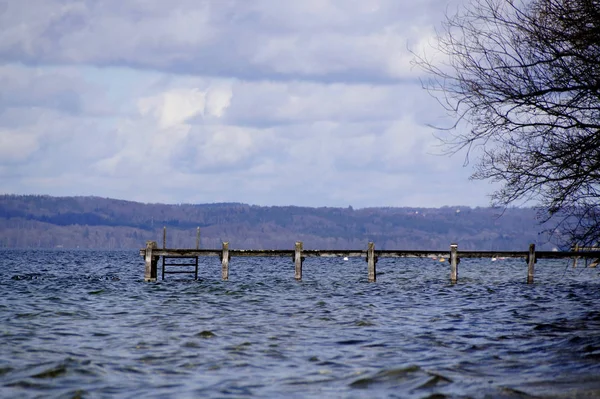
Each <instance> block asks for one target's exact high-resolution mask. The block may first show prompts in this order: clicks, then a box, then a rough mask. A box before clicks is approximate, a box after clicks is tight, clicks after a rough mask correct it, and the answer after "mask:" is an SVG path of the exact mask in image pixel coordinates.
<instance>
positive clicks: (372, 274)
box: [367, 242, 377, 283]
mask: <svg viewBox="0 0 600 399" xmlns="http://www.w3.org/2000/svg"><path fill="white" fill-rule="evenodd" d="M368 248H369V249H367V269H368V272H369V281H370V282H373V283H374V282H375V281H377V277H376V270H375V268H376V266H375V265H376V264H377V257H376V256H375V243H374V242H370V243H369V247H368Z"/></svg>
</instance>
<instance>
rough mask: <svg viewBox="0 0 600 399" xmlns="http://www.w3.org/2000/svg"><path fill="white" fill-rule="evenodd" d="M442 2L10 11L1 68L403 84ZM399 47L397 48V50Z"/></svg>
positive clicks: (76, 6)
mask: <svg viewBox="0 0 600 399" xmlns="http://www.w3.org/2000/svg"><path fill="white" fill-rule="evenodd" d="M445 3H446V2H444V1H442V0H429V1H427V2H425V3H422V4H419V6H418V7H417V6H415V5H414V3H413V2H401V1H396V0H381V1H333V0H332V1H328V2H292V1H290V2H287V1H279V0H263V1H251V2H249V1H189V0H180V1H169V2H167V1H162V0H153V1H145V2H141V1H139V2H137V1H127V2H123V1H117V0H105V1H83V2H77V3H74V2H67V1H61V0H30V1H27V2H23V1H17V2H10V3H9V4H8V7H7V9H6V11H5V12H4V13H3V14H2V15H1V16H0V25H2V26H3V29H4V34H3V35H2V37H0V60H2V61H4V62H27V63H30V64H32V65H43V64H86V65H97V66H128V67H134V68H140V69H155V70H160V71H165V72H174V73H182V74H198V75H212V76H236V77H238V78H240V79H264V78H268V79H280V80H282V79H286V80H288V79H301V80H314V81H341V82H343V81H346V82H361V81H362V82H375V83H386V82H393V81H396V82H398V81H402V80H403V79H405V78H406V76H405V75H406V74H405V73H404V72H399V73H398V74H395V73H391V72H390V71H389V70H388V66H386V63H387V62H388V61H389V58H390V56H392V55H390V54H388V52H389V51H390V50H391V51H393V52H401V53H402V52H406V43H407V41H408V40H409V38H410V37H412V36H414V33H412V28H413V27H414V26H415V24H416V26H428V24H430V23H431V20H432V19H440V17H441V15H440V14H441V12H440V9H441V7H440V4H445ZM390 40H392V41H394V42H395V44H394V45H393V46H392V47H391V48H390V46H389V45H390V42H389V41H390Z"/></svg>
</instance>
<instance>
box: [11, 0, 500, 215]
mask: <svg viewBox="0 0 600 399" xmlns="http://www.w3.org/2000/svg"><path fill="white" fill-rule="evenodd" d="M459 1H460V0H455V1H454V2H452V1H448V0H422V1H414V0H302V1H283V0H253V1H248V0H169V1H164V0H128V1H123V0H79V1H77V0H70V1H67V0H27V1H19V0H8V1H6V0H5V1H2V0H0V32H1V34H0V193H7V194H47V195H53V196H73V195H84V196H88V195H94V196H101V197H110V198H118V199H125V200H132V201H140V202H145V203H156V202H162V203H175V204H176V203H215V202H241V203H247V204H254V205H268V206H271V205H297V206H311V207H320V206H335V207H338V206H339V207H347V206H353V207H357V208H364V207H375V206H417V207H440V206H444V205H465V206H488V205H489V194H491V192H492V189H493V186H492V185H490V183H489V182H481V181H471V180H469V176H470V174H471V173H472V172H473V170H472V168H473V166H472V164H471V165H468V166H466V167H465V166H464V161H465V155H466V154H465V153H458V154H455V155H454V156H451V157H450V156H447V155H443V147H441V143H440V141H439V140H438V138H436V136H439V135H443V134H446V133H443V132H442V133H440V132H436V130H435V129H433V128H431V127H429V125H431V124H434V125H442V126H445V125H448V124H451V120H450V119H448V116H447V115H446V114H445V112H444V111H443V109H441V107H440V106H439V105H438V104H437V101H436V100H435V99H434V98H433V97H431V96H430V94H429V93H427V91H425V90H423V89H422V86H421V81H420V79H422V78H424V77H425V76H424V75H423V72H422V71H420V70H419V69H418V68H415V67H413V66H412V65H411V60H413V55H412V54H411V51H415V52H417V53H419V52H422V51H425V52H427V53H428V52H430V51H432V48H431V45H432V44H433V43H434V38H435V31H436V29H439V27H440V23H441V21H442V20H443V18H444V15H445V13H446V12H448V10H450V11H451V10H452V7H456V6H458V3H457V2H459Z"/></svg>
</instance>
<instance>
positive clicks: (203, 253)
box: [140, 239, 600, 284]
mask: <svg viewBox="0 0 600 399" xmlns="http://www.w3.org/2000/svg"><path fill="white" fill-rule="evenodd" d="M140 255H141V256H142V257H144V260H145V272H144V281H156V280H157V275H158V261H159V259H160V258H161V257H162V277H163V279H164V275H165V274H169V273H192V274H194V275H195V278H197V277H198V258H199V257H218V258H219V259H220V261H221V278H222V279H223V280H228V279H229V261H230V259H231V258H232V257H289V258H290V259H291V260H292V261H293V262H294V277H295V279H296V280H302V263H303V261H304V259H305V258H307V257H308V258H312V257H327V258H331V257H341V258H350V257H361V258H365V261H366V263H367V275H368V279H369V281H371V282H375V281H376V265H377V261H378V260H379V259H380V258H444V259H446V258H447V259H448V260H449V262H448V263H449V264H450V282H451V283H453V284H454V283H456V282H457V281H458V265H459V263H460V259H461V258H495V259H498V258H524V259H525V262H526V263H527V283H529V284H531V283H533V279H534V271H535V264H536V262H537V260H538V259H565V258H572V259H592V260H593V262H592V263H591V264H590V267H595V266H596V265H597V264H598V263H599V261H600V253H599V252H598V251H597V250H594V249H593V248H590V249H588V248H586V249H585V250H581V249H579V248H577V250H576V251H536V250H535V244H530V245H529V249H528V250H527V251H459V250H458V245H457V244H451V245H450V248H449V250H448V251H442V250H389V249H385V250H376V249H375V244H374V243H372V242H370V243H369V244H368V247H367V249H362V250H361V249H339V250H337V249H336V250H331V249H311V250H305V249H303V244H302V242H300V241H298V242H296V244H295V246H294V249H289V250H286V249H230V248H229V243H228V242H224V243H223V246H222V248H221V249H200V248H199V239H197V243H196V248H195V249H171V248H166V239H163V248H158V246H157V243H156V241H148V242H147V243H146V248H143V249H141V250H140ZM185 258H187V259H188V260H191V262H187V263H168V262H167V260H170V259H185ZM192 262H193V263H192ZM575 265H576V264H574V266H575ZM170 266H175V267H185V266H193V267H195V269H194V270H193V271H190V270H188V271H184V270H177V271H168V270H166V269H167V268H168V267H170Z"/></svg>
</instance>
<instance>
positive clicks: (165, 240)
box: [163, 226, 167, 249]
mask: <svg viewBox="0 0 600 399" xmlns="http://www.w3.org/2000/svg"><path fill="white" fill-rule="evenodd" d="M166 247H167V226H164V227H163V249H165V248H166Z"/></svg>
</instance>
